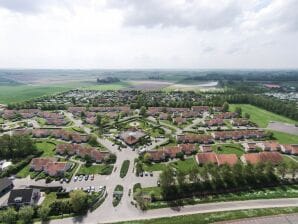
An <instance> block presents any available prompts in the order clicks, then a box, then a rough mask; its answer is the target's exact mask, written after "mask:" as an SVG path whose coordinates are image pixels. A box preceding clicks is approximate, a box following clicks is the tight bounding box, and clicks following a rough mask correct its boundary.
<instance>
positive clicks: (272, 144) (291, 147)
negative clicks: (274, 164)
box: [242, 141, 298, 155]
mask: <svg viewBox="0 0 298 224" xmlns="http://www.w3.org/2000/svg"><path fill="white" fill-rule="evenodd" d="M242 145H243V147H244V149H245V151H246V152H253V151H257V150H258V149H262V150H263V151H271V152H277V151H280V152H282V153H285V154H290V155H298V144H279V143H278V142H276V141H265V142H245V143H243V144H242Z"/></svg>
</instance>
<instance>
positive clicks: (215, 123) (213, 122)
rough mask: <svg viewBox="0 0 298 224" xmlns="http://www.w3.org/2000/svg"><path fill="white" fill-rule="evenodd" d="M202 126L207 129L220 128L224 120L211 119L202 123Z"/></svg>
mask: <svg viewBox="0 0 298 224" xmlns="http://www.w3.org/2000/svg"><path fill="white" fill-rule="evenodd" d="M204 125H205V126H207V127H212V126H222V125H224V120H223V119H221V118H213V119H210V120H206V121H205V122H204Z"/></svg>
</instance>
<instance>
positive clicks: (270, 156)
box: [241, 152, 283, 164]
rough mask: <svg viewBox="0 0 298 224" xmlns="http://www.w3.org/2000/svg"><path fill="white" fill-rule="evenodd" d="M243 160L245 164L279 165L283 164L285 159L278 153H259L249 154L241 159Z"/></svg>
mask: <svg viewBox="0 0 298 224" xmlns="http://www.w3.org/2000/svg"><path fill="white" fill-rule="evenodd" d="M241 160H242V161H243V162H245V163H250V164H257V163H266V162H271V163H273V164H278V163H280V162H282V160H283V157H282V156H281V154H280V153H278V152H259V153H248V154H244V155H243V156H242V157H241Z"/></svg>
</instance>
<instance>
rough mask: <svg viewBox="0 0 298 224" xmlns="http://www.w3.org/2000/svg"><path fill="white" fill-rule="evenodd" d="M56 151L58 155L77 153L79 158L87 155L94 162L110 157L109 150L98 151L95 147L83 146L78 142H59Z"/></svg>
mask: <svg viewBox="0 0 298 224" xmlns="http://www.w3.org/2000/svg"><path fill="white" fill-rule="evenodd" d="M56 153H57V154H60V155H70V156H72V155H77V156H79V157H81V158H85V157H86V156H89V157H90V158H91V159H92V160H93V161H95V162H96V163H101V162H103V161H105V160H107V159H108V158H109V157H110V153H109V152H102V151H99V150H98V149H97V148H94V147H90V146H83V145H80V144H69V143H65V144H59V145H57V147H56Z"/></svg>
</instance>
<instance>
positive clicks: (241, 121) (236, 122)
mask: <svg viewBox="0 0 298 224" xmlns="http://www.w3.org/2000/svg"><path fill="white" fill-rule="evenodd" d="M231 124H232V125H233V126H247V125H249V120H248V119H246V118H234V119H232V120H231Z"/></svg>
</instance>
